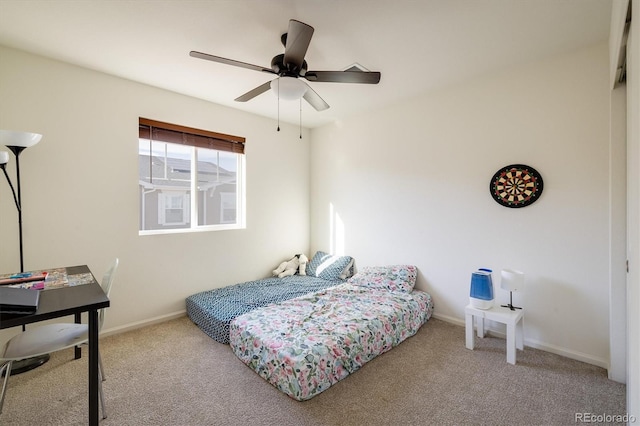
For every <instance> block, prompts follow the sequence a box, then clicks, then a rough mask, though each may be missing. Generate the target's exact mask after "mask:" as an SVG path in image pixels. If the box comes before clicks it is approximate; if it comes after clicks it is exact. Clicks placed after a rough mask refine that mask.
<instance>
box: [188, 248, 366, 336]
mask: <svg viewBox="0 0 640 426" xmlns="http://www.w3.org/2000/svg"><path fill="white" fill-rule="evenodd" d="M354 273H355V264H354V260H353V258H352V257H351V256H335V255H330V254H327V253H325V252H322V251H318V252H316V253H315V255H314V256H313V257H312V258H311V260H310V261H309V264H308V265H307V268H306V275H292V276H288V277H283V278H278V277H270V278H264V279H259V280H254V281H247V282H243V283H238V284H234V285H230V286H227V287H222V288H217V289H213V290H207V291H203V292H199V293H196V294H193V295H191V296H189V297H187V298H186V301H185V302H186V309H187V315H188V316H189V318H190V319H191V321H193V322H194V323H195V324H196V325H197V326H198V327H199V328H200V329H201V330H202V331H203V332H204V333H206V334H207V335H208V336H209V337H211V338H213V339H214V340H216V341H218V342H220V343H225V344H228V343H229V324H230V322H231V320H233V319H234V318H236V317H237V316H239V315H242V314H245V313H247V312H250V311H252V310H253V309H256V308H259V307H261V306H266V305H268V304H271V303H277V302H282V301H285V300H289V299H293V298H295V297H299V296H302V295H305V294H308V293H314V292H317V291H320V290H323V289H326V288H329V287H333V286H336V285H340V284H344V283H345V281H346V279H347V278H349V277H350V276H352V275H353V274H354Z"/></svg>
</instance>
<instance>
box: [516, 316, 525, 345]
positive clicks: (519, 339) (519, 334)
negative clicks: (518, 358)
mask: <svg viewBox="0 0 640 426" xmlns="http://www.w3.org/2000/svg"><path fill="white" fill-rule="evenodd" d="M523 322H524V318H520V321H518V323H517V324H516V348H518V349H520V350H523V349H524V324H523Z"/></svg>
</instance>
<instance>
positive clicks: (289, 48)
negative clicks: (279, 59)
mask: <svg viewBox="0 0 640 426" xmlns="http://www.w3.org/2000/svg"><path fill="white" fill-rule="evenodd" d="M312 35H313V27H312V26H310V25H307V24H305V23H304V22H300V21H296V20H295V19H291V20H290V21H289V30H288V32H287V44H286V45H285V47H284V64H285V65H286V66H287V67H289V69H296V70H299V69H300V68H301V67H302V62H303V61H304V55H306V54H307V49H308V48H309V43H311V36H312Z"/></svg>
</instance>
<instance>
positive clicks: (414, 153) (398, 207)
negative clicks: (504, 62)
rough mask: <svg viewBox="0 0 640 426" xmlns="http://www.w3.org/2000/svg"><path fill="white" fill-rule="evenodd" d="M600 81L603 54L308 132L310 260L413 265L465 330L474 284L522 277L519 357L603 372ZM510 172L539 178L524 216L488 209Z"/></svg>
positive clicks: (605, 169) (590, 51)
mask: <svg viewBox="0 0 640 426" xmlns="http://www.w3.org/2000/svg"><path fill="white" fill-rule="evenodd" d="M608 73H609V70H608V48H607V45H606V44H605V43H603V44H600V45H597V46H593V47H591V48H587V49H584V50H580V51H577V52H574V53H573V54H569V55H563V56H560V57H555V58H550V59H548V60H545V61H541V62H536V63H533V64H530V65H529V66H527V67H518V68H513V69H506V70H504V71H503V72H501V73H497V74H492V75H487V76H485V77H484V78H478V79H476V80H473V81H469V82H466V83H465V84H461V85H457V86H455V87H451V88H449V89H448V90H442V91H440V92H437V93H429V94H425V95H423V96H418V97H416V99H415V100H414V101H413V102H410V103H406V104H402V105H397V106H396V107H393V108H388V109H385V110H382V111H379V112H375V113H371V114H367V115H363V116H361V117H354V118H352V119H349V120H345V121H344V122H341V123H337V124H335V125H330V126H325V127H322V128H320V129H315V130H313V132H312V146H311V169H312V175H311V185H312V190H311V194H313V197H312V201H311V216H312V219H311V229H312V234H311V248H312V251H313V250H316V249H325V250H331V249H332V248H334V246H335V248H337V249H341V250H342V251H344V252H346V253H347V254H350V255H353V256H354V257H355V258H356V259H357V263H358V264H359V265H360V266H364V265H384V264H393V263H411V264H415V265H417V266H418V268H419V271H420V273H419V277H418V287H419V288H421V289H424V290H427V291H429V292H430V293H431V294H432V296H433V298H434V303H435V314H436V316H439V317H440V318H445V319H449V320H453V321H457V322H459V323H461V321H462V318H463V310H464V306H465V305H466V304H467V303H468V292H469V282H470V276H471V272H473V271H474V270H476V268H479V267H488V268H492V269H493V270H494V271H500V269H503V268H515V269H519V270H522V271H524V272H525V274H526V280H527V288H526V291H525V292H524V293H518V294H514V303H516V304H518V305H520V306H523V307H524V308H525V310H526V316H525V329H526V332H525V334H526V336H525V337H526V343H527V344H528V345H531V346H535V347H541V348H544V349H547V350H550V351H553V352H557V353H561V354H564V355H567V356H570V357H573V358H577V359H582V360H585V361H588V362H591V363H593V364H596V365H601V366H603V367H607V366H608V357H609V353H608V352H609V330H608V321H609V318H608V316H609V310H608V297H609V295H608V282H609V270H608V268H609V266H608V256H609V254H608V248H609V229H608V226H609V225H608V210H609V209H608V202H609V184H608V179H609V167H610V166H609V151H608V149H609V148H608V142H609V89H608V80H609V74H608ZM372 96H375V93H372ZM513 163H524V164H528V165H530V166H532V167H534V168H536V169H537V170H538V171H539V172H540V173H541V174H542V176H543V179H544V192H543V194H542V197H541V198H540V199H539V201H537V202H536V203H535V204H533V205H531V206H529V207H525V208H520V209H509V208H505V207H502V206H500V205H498V204H497V203H496V202H495V201H493V199H492V198H491V196H490V195H489V181H490V179H491V177H492V175H493V174H494V172H495V171H497V170H498V169H499V168H501V167H503V166H506V165H508V164H513ZM331 208H332V209H333V210H332V211H333V216H332V217H330V209H331ZM332 223H333V224H335V223H339V224H340V226H339V227H336V226H335V225H334V226H332ZM338 228H339V229H341V230H342V231H341V232H340V233H339V235H336V232H335V229H338ZM341 247H342V248H341ZM497 277H498V275H497V274H496V273H494V285H495V286H496V287H498V284H499V282H498V279H497ZM497 298H498V301H499V302H503V303H504V302H505V301H507V300H508V293H506V292H503V291H501V290H500V289H499V288H497Z"/></svg>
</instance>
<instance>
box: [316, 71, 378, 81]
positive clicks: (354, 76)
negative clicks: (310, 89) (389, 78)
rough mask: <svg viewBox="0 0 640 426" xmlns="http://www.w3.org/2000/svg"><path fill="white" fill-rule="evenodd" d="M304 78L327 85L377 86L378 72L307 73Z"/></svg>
mask: <svg viewBox="0 0 640 426" xmlns="http://www.w3.org/2000/svg"><path fill="white" fill-rule="evenodd" d="M304 78H306V79H307V80H309V81H318V82H327V83H362V84H378V83H379V82H380V73H379V72H378V71H307V73H306V74H305V75H304Z"/></svg>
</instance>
